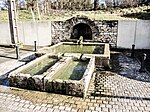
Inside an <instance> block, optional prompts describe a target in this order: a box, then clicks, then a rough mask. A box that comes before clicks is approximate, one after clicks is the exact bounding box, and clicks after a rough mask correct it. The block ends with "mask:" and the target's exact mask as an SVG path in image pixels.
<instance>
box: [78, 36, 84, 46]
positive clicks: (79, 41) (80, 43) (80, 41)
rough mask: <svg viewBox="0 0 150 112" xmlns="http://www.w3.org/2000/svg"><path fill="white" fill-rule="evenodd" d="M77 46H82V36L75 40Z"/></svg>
mask: <svg viewBox="0 0 150 112" xmlns="http://www.w3.org/2000/svg"><path fill="white" fill-rule="evenodd" d="M77 44H78V45H82V44H83V36H80V38H79V40H77Z"/></svg>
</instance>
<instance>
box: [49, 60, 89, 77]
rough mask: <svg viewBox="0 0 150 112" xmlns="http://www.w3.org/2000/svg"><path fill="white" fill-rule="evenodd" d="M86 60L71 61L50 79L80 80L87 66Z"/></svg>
mask: <svg viewBox="0 0 150 112" xmlns="http://www.w3.org/2000/svg"><path fill="white" fill-rule="evenodd" d="M88 62H89V61H88V60H86V61H74V60H71V61H70V62H69V63H67V64H65V66H63V67H62V68H61V70H59V71H58V72H56V74H54V75H53V76H52V79H61V80H80V79H81V78H82V76H83V75H84V72H85V70H86V68H87V65H88Z"/></svg>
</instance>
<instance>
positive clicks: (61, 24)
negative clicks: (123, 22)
mask: <svg viewBox="0 0 150 112" xmlns="http://www.w3.org/2000/svg"><path fill="white" fill-rule="evenodd" d="M79 23H84V24H87V25H88V26H90V28H91V31H92V41H98V42H104V43H111V44H112V46H116V44H117V32H118V21H116V20H114V21H113V20H94V21H93V20H91V19H88V18H87V17H84V16H77V17H73V18H71V19H69V20H66V21H53V22H52V23H51V25H52V26H51V37H52V43H53V44H56V43H59V42H60V41H64V40H68V39H70V38H71V34H72V32H73V28H74V26H75V25H77V24H79Z"/></svg>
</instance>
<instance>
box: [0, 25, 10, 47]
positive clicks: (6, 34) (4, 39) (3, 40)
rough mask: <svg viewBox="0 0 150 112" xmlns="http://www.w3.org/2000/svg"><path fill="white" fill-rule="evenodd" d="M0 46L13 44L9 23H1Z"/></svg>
mask: <svg viewBox="0 0 150 112" xmlns="http://www.w3.org/2000/svg"><path fill="white" fill-rule="evenodd" d="M0 44H7V45H10V44H11V38H10V30H9V23H0Z"/></svg>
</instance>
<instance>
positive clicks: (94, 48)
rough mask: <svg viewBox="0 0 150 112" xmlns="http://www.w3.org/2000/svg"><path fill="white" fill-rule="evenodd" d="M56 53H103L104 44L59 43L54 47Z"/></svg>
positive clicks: (53, 50)
mask: <svg viewBox="0 0 150 112" xmlns="http://www.w3.org/2000/svg"><path fill="white" fill-rule="evenodd" d="M52 52H54V53H82V54H103V53H104V46H103V45H65V44H62V45H59V46H57V47H55V48H52Z"/></svg>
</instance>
